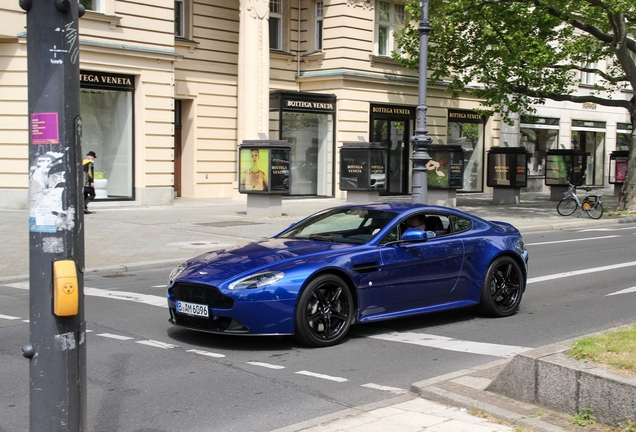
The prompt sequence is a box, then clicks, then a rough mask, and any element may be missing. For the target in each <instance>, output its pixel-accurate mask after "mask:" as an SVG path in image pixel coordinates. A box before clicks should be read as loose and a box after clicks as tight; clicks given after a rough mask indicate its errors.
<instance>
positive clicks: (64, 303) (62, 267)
mask: <svg viewBox="0 0 636 432" xmlns="http://www.w3.org/2000/svg"><path fill="white" fill-rule="evenodd" d="M78 310H79V287H78V284H77V266H76V265H75V261H72V260H62V261H55V262H54V263H53V314H54V315H56V316H73V315H77V313H78Z"/></svg>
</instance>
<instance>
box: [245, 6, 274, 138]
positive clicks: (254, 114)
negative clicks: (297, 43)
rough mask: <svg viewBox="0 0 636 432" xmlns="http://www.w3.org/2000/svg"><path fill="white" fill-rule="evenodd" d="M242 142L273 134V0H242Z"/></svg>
mask: <svg viewBox="0 0 636 432" xmlns="http://www.w3.org/2000/svg"><path fill="white" fill-rule="evenodd" d="M239 9H240V26H239V57H238V115H237V117H238V143H239V144H240V143H241V142H243V140H251V139H259V138H260V137H259V136H258V134H259V132H260V133H264V134H265V135H267V136H268V138H269V0H240V2H239Z"/></svg>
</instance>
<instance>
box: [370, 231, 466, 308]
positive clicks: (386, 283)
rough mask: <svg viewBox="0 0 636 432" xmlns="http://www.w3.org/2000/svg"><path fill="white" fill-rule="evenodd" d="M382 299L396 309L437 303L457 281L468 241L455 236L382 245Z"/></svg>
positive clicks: (378, 282)
mask: <svg viewBox="0 0 636 432" xmlns="http://www.w3.org/2000/svg"><path fill="white" fill-rule="evenodd" d="M380 253H381V257H382V266H381V271H380V272H379V273H378V274H376V277H377V278H378V279H377V280H376V281H375V283H376V284H379V286H381V287H382V288H381V290H382V291H381V297H382V302H383V304H384V305H385V306H388V307H391V308H392V309H398V310H399V309H411V308H415V307H422V306H426V305H428V304H430V303H437V302H439V301H440V300H441V297H443V296H445V295H448V294H449V293H450V292H451V291H452V290H453V289H454V288H455V285H456V284H457V280H458V278H459V275H460V273H461V270H462V265H463V260H464V244H463V241H462V240H461V239H459V238H456V237H455V236H454V235H452V234H449V235H444V236H439V237H433V238H429V239H428V240H425V241H421V242H410V243H397V244H388V245H384V246H380Z"/></svg>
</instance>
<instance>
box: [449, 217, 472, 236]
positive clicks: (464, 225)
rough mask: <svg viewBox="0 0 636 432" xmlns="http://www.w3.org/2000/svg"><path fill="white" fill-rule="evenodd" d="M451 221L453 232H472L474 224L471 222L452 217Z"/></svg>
mask: <svg viewBox="0 0 636 432" xmlns="http://www.w3.org/2000/svg"><path fill="white" fill-rule="evenodd" d="M451 220H452V222H453V232H454V233H461V232H464V231H468V230H470V228H471V226H472V223H471V222H470V220H468V219H466V218H463V217H461V216H451Z"/></svg>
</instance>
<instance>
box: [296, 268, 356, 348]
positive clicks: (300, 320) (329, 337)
mask: <svg viewBox="0 0 636 432" xmlns="http://www.w3.org/2000/svg"><path fill="white" fill-rule="evenodd" d="M352 316H353V298H352V296H351V292H350V291H349V287H348V286H347V284H346V283H345V282H344V281H343V280H342V279H341V278H339V277H338V276H335V275H321V276H318V277H317V278H315V279H313V280H312V281H311V282H309V285H307V288H305V290H304V291H303V292H302V294H301V295H300V299H299V300H298V305H297V307H296V316H295V328H296V331H295V334H294V337H295V338H296V339H297V340H298V341H299V342H300V343H303V344H305V345H310V346H315V347H326V346H332V345H336V344H338V343H339V342H340V341H341V340H342V338H344V337H345V335H346V334H347V331H349V327H351V321H352Z"/></svg>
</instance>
